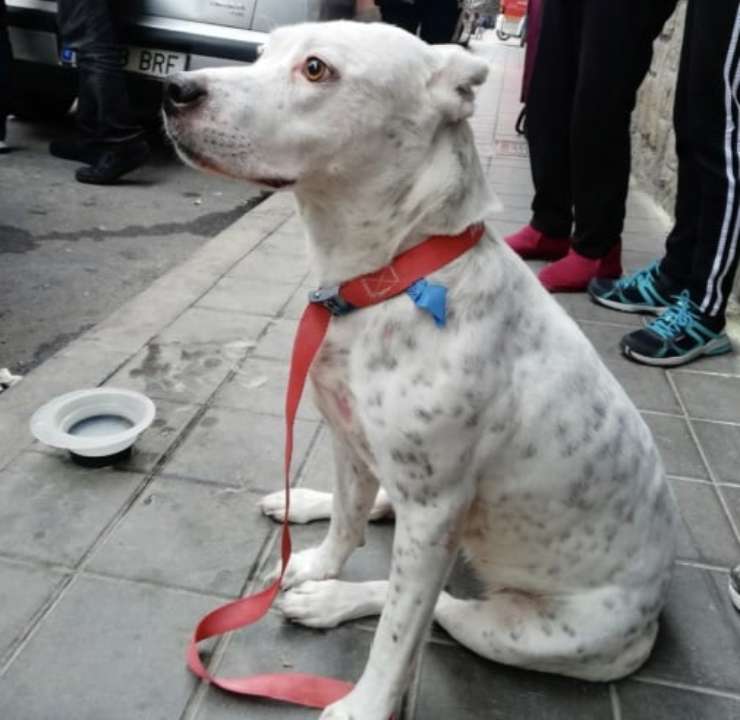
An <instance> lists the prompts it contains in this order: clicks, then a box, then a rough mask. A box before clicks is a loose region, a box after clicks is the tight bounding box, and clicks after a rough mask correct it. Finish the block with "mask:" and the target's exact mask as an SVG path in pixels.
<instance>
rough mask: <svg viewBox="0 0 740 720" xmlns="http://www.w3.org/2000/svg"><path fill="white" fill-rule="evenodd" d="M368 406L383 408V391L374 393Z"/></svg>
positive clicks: (369, 399) (368, 400)
mask: <svg viewBox="0 0 740 720" xmlns="http://www.w3.org/2000/svg"><path fill="white" fill-rule="evenodd" d="M367 404H368V405H369V406H370V407H383V391H382V390H378V391H377V392H375V393H373V394H372V395H371V396H370V397H369V398H368V399H367Z"/></svg>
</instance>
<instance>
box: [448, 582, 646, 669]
mask: <svg viewBox="0 0 740 720" xmlns="http://www.w3.org/2000/svg"><path fill="white" fill-rule="evenodd" d="M434 619H435V620H436V621H437V622H438V623H439V624H440V625H441V626H442V627H443V628H444V629H445V630H446V631H447V632H448V633H449V634H450V635H451V636H452V637H453V638H455V640H457V641H458V642H459V643H461V644H462V645H464V646H465V647H467V648H468V649H470V650H472V651H473V652H475V653H477V654H478V655H481V656H482V657H485V658H487V659H489V660H493V661H495V662H500V663H504V664H506V665H514V666H517V667H522V668H527V669H530V670H539V671H542V672H550V673H556V674H558V675H567V676H570V677H576V678H580V679H584V680H592V681H608V680H615V679H617V678H620V677H624V676H625V675H628V674H630V673H631V672H634V671H635V670H636V669H637V668H638V667H640V665H642V663H643V662H645V660H646V659H647V657H648V655H649V653H650V650H651V649H652V647H653V643H654V641H655V636H656V633H657V621H656V619H655V618H654V617H652V616H648V617H641V615H640V612H639V610H638V609H637V608H636V607H632V606H631V605H630V603H625V602H624V593H623V592H622V591H621V590H618V589H616V588H604V589H597V590H592V591H586V592H583V593H580V594H578V595H573V596H570V597H563V596H557V597H551V598H547V597H545V596H535V595H529V594H526V593H520V592H509V591H503V592H496V593H493V594H492V595H490V596H489V597H488V598H486V599H484V600H460V599H457V598H454V597H452V596H451V595H448V594H447V593H442V594H441V595H440V598H439V601H438V602H437V606H436V608H435V613H434Z"/></svg>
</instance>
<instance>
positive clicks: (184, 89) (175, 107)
mask: <svg viewBox="0 0 740 720" xmlns="http://www.w3.org/2000/svg"><path fill="white" fill-rule="evenodd" d="M207 94H208V90H207V89H206V84H205V81H204V80H203V79H202V78H194V77H192V76H191V75H190V74H189V73H176V74H175V75H170V77H169V78H167V82H166V83H165V86H164V109H165V111H166V112H167V113H169V114H174V113H177V112H180V111H182V110H186V109H188V108H189V107H192V106H193V105H195V103H197V102H199V101H200V100H202V99H203V98H204V97H205V96H206V95H207Z"/></svg>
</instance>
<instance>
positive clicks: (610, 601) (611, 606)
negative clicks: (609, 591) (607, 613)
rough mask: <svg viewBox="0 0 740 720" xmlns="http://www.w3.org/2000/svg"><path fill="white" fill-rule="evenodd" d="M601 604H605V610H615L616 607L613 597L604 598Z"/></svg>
mask: <svg viewBox="0 0 740 720" xmlns="http://www.w3.org/2000/svg"><path fill="white" fill-rule="evenodd" d="M601 604H602V605H603V606H604V609H605V610H614V608H615V607H616V603H615V602H614V600H613V599H612V598H604V600H602V601H601Z"/></svg>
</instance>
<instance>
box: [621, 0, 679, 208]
mask: <svg viewBox="0 0 740 720" xmlns="http://www.w3.org/2000/svg"><path fill="white" fill-rule="evenodd" d="M685 16H686V0H682V1H681V3H680V5H679V7H678V8H677V9H676V12H675V13H674V14H673V17H671V19H670V20H669V21H668V22H667V23H666V25H665V27H664V28H663V32H662V33H661V35H660V37H659V38H658V39H657V40H656V41H655V48H654V54H653V64H652V67H651V68H650V72H649V73H648V76H647V77H646V78H645V81H644V82H643V84H642V88H641V89H640V94H639V98H638V103H637V109H636V110H635V114H634V116H633V133H632V172H633V174H634V176H635V178H636V179H637V181H638V183H639V184H640V185H641V186H642V187H643V188H644V189H646V190H647V191H648V192H649V193H650V194H651V195H653V197H654V198H655V199H656V201H657V202H658V203H659V204H660V205H661V206H662V207H663V208H664V209H665V210H666V211H667V212H668V213H669V214H671V215H672V214H673V203H674V200H675V197H676V171H677V159H676V150H675V137H674V134H673V98H674V95H675V87H676V74H677V72H678V63H679V59H680V56H681V39H682V36H683V27H684V19H685Z"/></svg>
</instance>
